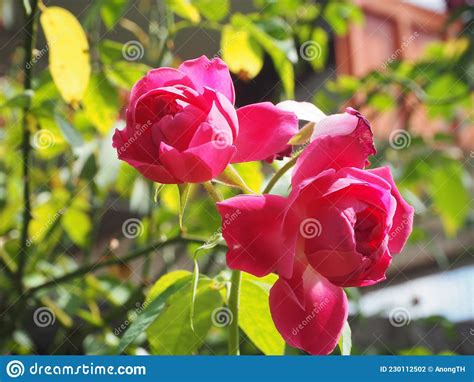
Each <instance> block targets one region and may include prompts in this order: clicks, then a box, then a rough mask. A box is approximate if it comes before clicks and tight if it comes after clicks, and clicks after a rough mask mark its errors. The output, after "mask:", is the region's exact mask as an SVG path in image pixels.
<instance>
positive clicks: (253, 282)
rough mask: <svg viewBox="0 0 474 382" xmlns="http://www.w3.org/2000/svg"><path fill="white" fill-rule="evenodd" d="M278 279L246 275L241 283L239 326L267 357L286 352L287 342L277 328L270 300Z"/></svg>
mask: <svg viewBox="0 0 474 382" xmlns="http://www.w3.org/2000/svg"><path fill="white" fill-rule="evenodd" d="M276 279H277V276H276V275H274V274H271V275H268V276H266V277H263V278H257V277H254V276H252V275H249V274H247V273H244V274H243V276H242V283H241V291H240V307H239V326H240V327H241V328H242V330H243V331H244V332H245V334H246V335H247V336H248V337H249V338H250V340H251V341H252V342H253V343H254V344H255V346H257V347H258V348H259V349H260V350H261V351H262V352H263V353H264V354H266V355H283V354H284V352H285V341H284V340H283V338H282V337H281V335H280V333H279V332H278V330H277V329H276V328H275V324H274V323H273V320H272V317H271V313H270V306H269V299H268V296H269V291H270V288H271V286H272V285H273V284H274V283H275V281H276Z"/></svg>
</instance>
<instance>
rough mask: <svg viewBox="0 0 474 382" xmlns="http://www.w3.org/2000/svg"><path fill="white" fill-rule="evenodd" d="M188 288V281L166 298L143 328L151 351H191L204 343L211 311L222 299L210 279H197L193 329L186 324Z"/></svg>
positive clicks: (210, 321)
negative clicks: (152, 320) (149, 323)
mask: <svg viewBox="0 0 474 382" xmlns="http://www.w3.org/2000/svg"><path fill="white" fill-rule="evenodd" d="M192 289H193V285H192V281H191V280H189V281H188V282H187V283H186V284H185V286H184V287H183V288H182V289H180V290H179V291H177V292H176V293H175V294H173V295H172V296H171V297H170V298H169V299H167V301H166V304H165V307H164V309H163V310H162V311H161V312H160V314H159V315H158V316H157V317H156V319H155V320H154V322H153V323H152V324H151V325H150V326H149V328H148V329H147V331H146V333H147V339H148V342H149V343H150V347H151V350H152V354H158V355H186V354H193V353H194V352H195V351H196V350H197V349H199V347H200V346H201V345H202V344H203V343H204V339H205V337H206V335H207V332H208V331H209V329H210V328H211V325H212V312H213V311H214V310H215V309H218V308H219V307H221V306H222V304H223V300H222V296H221V293H220V292H219V290H218V289H217V288H216V287H215V286H214V281H213V280H209V279H204V278H201V280H200V282H199V285H198V288H197V291H196V297H195V307H194V317H193V326H194V330H193V329H192V328H191V325H190V323H189V317H190V314H191V305H190V301H191V300H192ZM160 297H161V296H159V297H158V298H160Z"/></svg>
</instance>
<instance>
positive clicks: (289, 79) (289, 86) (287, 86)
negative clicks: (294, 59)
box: [231, 13, 295, 98]
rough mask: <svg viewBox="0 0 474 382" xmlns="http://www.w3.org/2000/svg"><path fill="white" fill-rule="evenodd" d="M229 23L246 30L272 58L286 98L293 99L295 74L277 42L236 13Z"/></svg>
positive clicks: (246, 18) (248, 19) (245, 17)
mask: <svg viewBox="0 0 474 382" xmlns="http://www.w3.org/2000/svg"><path fill="white" fill-rule="evenodd" d="M231 21H232V25H233V26H234V27H236V28H241V29H244V30H247V31H248V32H249V33H250V35H251V36H252V37H253V38H254V39H255V40H256V41H257V42H258V43H259V44H260V45H261V46H262V48H263V49H264V50H265V51H266V52H267V53H268V55H269V56H270V57H271V58H272V61H273V65H274V66H275V69H276V71H277V72H278V75H279V76H280V79H281V82H282V84H283V89H284V90H285V93H286V96H287V97H288V98H293V97H294V90H295V73H294V70H293V65H292V63H291V61H290V60H289V59H288V57H287V56H286V53H285V52H284V51H283V50H282V49H281V48H280V46H279V45H278V43H277V41H276V40H275V39H274V38H272V37H271V36H270V35H268V34H267V33H265V31H263V30H262V29H261V28H259V27H258V26H257V25H255V24H254V23H253V22H252V21H251V20H250V18H248V17H247V16H244V15H242V14H239V13H237V14H235V15H234V16H232V20H231Z"/></svg>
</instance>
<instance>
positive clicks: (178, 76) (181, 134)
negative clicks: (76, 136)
mask: <svg viewBox="0 0 474 382" xmlns="http://www.w3.org/2000/svg"><path fill="white" fill-rule="evenodd" d="M234 104H235V94H234V85H233V84H232V80H231V76H230V73H229V70H228V68H227V65H226V64H225V63H224V62H223V61H222V60H221V59H219V58H214V59H212V60H209V59H208V58H207V57H205V56H201V57H200V58H197V59H194V60H189V61H185V62H183V63H182V64H181V65H180V66H179V68H178V69H173V68H158V69H154V70H151V71H150V72H148V74H147V75H146V76H145V77H144V78H142V79H141V80H140V81H138V82H137V84H135V86H134V87H133V89H132V91H131V94H130V99H129V104H128V108H127V112H126V120H127V125H126V128H125V129H124V130H116V131H115V134H114V137H113V146H114V147H115V148H116V150H117V153H118V157H119V158H120V159H121V160H124V161H126V162H128V163H129V164H130V165H132V166H133V167H135V168H136V169H137V170H138V171H140V172H141V173H142V174H143V175H144V176H146V177H147V178H149V179H151V180H153V181H155V182H159V183H167V184H174V183H176V184H179V183H199V182H204V181H208V180H210V179H212V178H214V177H216V176H217V175H219V174H220V173H221V172H222V171H223V170H224V169H225V167H226V166H227V165H228V164H229V163H238V162H249V161H255V160H263V159H267V158H271V157H273V156H275V155H276V154H277V153H279V152H282V151H284V150H285V149H287V148H288V145H287V142H288V140H289V139H290V138H291V137H292V136H293V135H294V134H295V133H296V132H297V129H298V125H297V122H298V121H297V118H296V116H295V115H294V113H292V112H288V111H284V110H282V109H280V108H277V107H276V106H274V105H273V104H271V103H270V102H263V103H257V104H253V105H248V106H244V107H242V108H239V109H237V110H236V109H235V107H234ZM257 142H258V144H256V143H257Z"/></svg>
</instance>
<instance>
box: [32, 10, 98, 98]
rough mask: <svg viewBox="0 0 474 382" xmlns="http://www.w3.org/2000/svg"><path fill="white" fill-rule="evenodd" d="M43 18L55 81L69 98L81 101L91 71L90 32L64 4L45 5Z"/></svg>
mask: <svg viewBox="0 0 474 382" xmlns="http://www.w3.org/2000/svg"><path fill="white" fill-rule="evenodd" d="M40 22H41V26H42V27H43V31H44V34H45V36H46V41H47V42H48V50H49V68H50V71H51V76H52V77H53V81H54V83H55V84H56V86H57V87H58V89H59V92H60V93H61V96H62V97H63V98H64V100H65V101H66V102H68V103H73V104H74V103H78V102H79V101H81V100H82V98H83V96H84V94H85V92H86V89H87V85H88V84H89V78H90V74H91V66H90V57H89V43H88V42H87V37H86V34H85V33H84V30H83V29H82V26H81V24H80V23H79V21H78V20H77V19H76V17H75V16H74V15H73V14H72V13H71V12H69V11H68V10H66V9H64V8H60V7H47V8H45V9H44V10H43V11H42V13H41V16H40Z"/></svg>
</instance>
